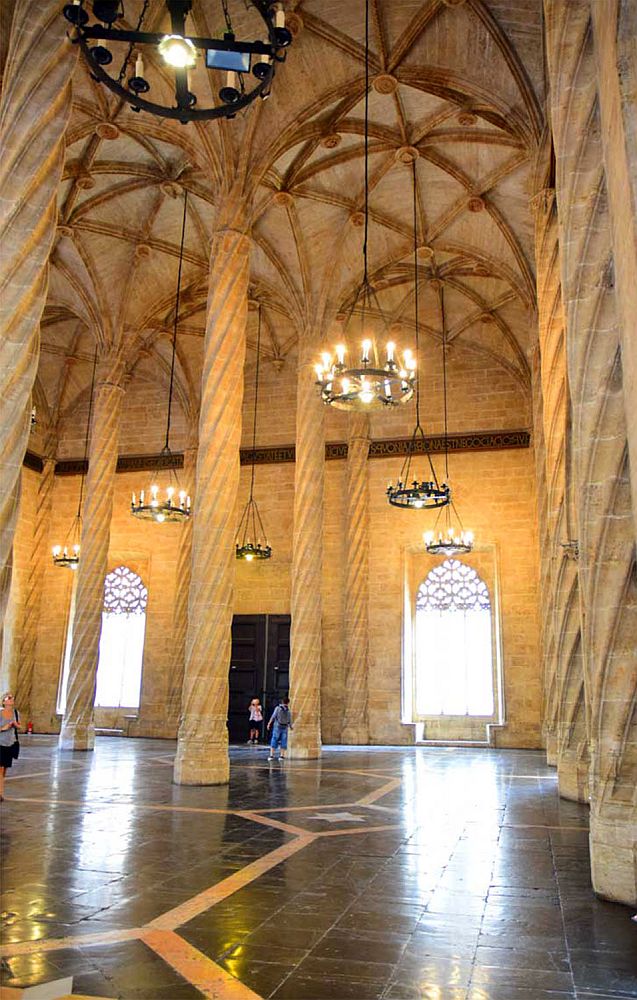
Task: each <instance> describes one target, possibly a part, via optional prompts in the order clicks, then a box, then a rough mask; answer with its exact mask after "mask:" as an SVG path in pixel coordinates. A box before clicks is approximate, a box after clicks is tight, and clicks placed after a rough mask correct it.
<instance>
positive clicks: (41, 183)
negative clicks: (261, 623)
mask: <svg viewBox="0 0 637 1000" xmlns="http://www.w3.org/2000/svg"><path fill="white" fill-rule="evenodd" d="M67 27H68V25H67V23H66V22H65V21H64V19H63V17H62V15H61V5H60V3H59V2H58V0H39V2H38V3H37V4H33V3H27V2H26V0H18V2H17V3H16V4H15V6H14V11H13V21H12V25H11V37H10V40H9V52H8V56H7V62H6V66H5V73H4V79H3V90H2V100H1V103H0V135H1V136H2V154H1V155H0V244H1V245H2V253H1V254H0V623H1V622H2V619H3V617H4V610H5V607H6V602H7V598H8V593H9V587H10V582H11V546H12V544H13V534H14V530H15V521H16V516H17V506H18V497H19V483H20V470H21V468H22V459H23V458H24V453H25V451H26V447H27V440H28V435H29V413H30V401H31V390H32V388H33V383H34V380H35V374H36V371H37V366H38V354H39V326H40V317H41V315H42V310H43V308H44V301H45V298H46V292H47V285H48V258H49V253H50V250H51V245H52V242H53V237H54V233H55V224H56V211H57V207H56V195H57V189H58V184H59V181H60V177H61V174H62V166H63V162H64V131H65V129H66V125H67V121H68V118H69V114H70V110H71V87H70V79H71V74H72V72H73V69H74V67H75V64H76V61H77V48H76V47H75V46H73V45H71V43H70V42H69V41H68V39H67V38H66V28H67Z"/></svg>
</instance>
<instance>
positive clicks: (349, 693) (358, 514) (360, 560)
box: [341, 413, 370, 745]
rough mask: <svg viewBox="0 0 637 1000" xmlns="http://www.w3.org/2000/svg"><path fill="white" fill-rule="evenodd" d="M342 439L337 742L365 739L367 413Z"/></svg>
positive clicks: (358, 415)
mask: <svg viewBox="0 0 637 1000" xmlns="http://www.w3.org/2000/svg"><path fill="white" fill-rule="evenodd" d="M349 421H350V422H349V438H348V442H347V504H348V507H347V570H346V582H345V586H346V593H345V679H344V680H345V683H344V689H345V710H344V713H343V730H342V735H341V740H342V742H343V743H351V744H355V745H360V744H365V743H368V742H369V722H368V717H367V685H368V657H369V612H368V598H369V594H368V589H369V572H368V563H369V560H368V551H369V498H368V486H367V457H368V455H369V442H370V437H369V418H368V417H367V416H365V414H361V413H354V414H351V416H350V418H349Z"/></svg>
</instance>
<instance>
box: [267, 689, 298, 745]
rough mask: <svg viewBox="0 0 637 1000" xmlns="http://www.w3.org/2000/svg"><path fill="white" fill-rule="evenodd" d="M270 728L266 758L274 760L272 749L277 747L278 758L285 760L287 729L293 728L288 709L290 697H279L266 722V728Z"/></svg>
mask: <svg viewBox="0 0 637 1000" xmlns="http://www.w3.org/2000/svg"><path fill="white" fill-rule="evenodd" d="M270 729H271V730H272V739H271V740H270V756H269V757H268V760H276V758H275V756H274V751H275V750H276V749H277V748H278V750H279V760H285V754H286V751H287V748H288V730H290V729H294V726H293V725H292V713H291V711H290V699H289V698H288V697H285V698H281V701H280V702H279V704H278V705H277V707H276V708H275V709H274V711H273V713H272V717H271V719H270V721H269V722H268V730H270Z"/></svg>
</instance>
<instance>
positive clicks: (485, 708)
mask: <svg viewBox="0 0 637 1000" xmlns="http://www.w3.org/2000/svg"><path fill="white" fill-rule="evenodd" d="M415 640H416V650H415V654H416V655H415V668H416V678H415V679H416V684H415V696H416V705H415V709H416V715H417V716H418V717H420V718H423V717H425V716H429V717H431V716H449V715H453V716H459V715H462V716H467V715H473V716H482V717H485V716H486V717H490V716H493V714H494V687H493V675H494V671H493V641H492V629H491V601H490V598H489V591H488V590H487V587H486V584H485V582H484V580H481V579H480V577H479V576H478V574H477V573H476V571H475V570H474V569H472V568H471V566H467V565H466V563H462V562H460V561H459V560H458V559H445V561H444V562H443V563H441V564H440V565H439V566H436V567H434V569H432V570H431V572H430V573H429V574H428V576H427V577H426V579H425V580H424V581H423V583H422V584H421V585H420V588H419V590H418V594H417V596H416V635H415Z"/></svg>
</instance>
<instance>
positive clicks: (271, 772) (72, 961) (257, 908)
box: [1, 737, 637, 1000]
mask: <svg viewBox="0 0 637 1000" xmlns="http://www.w3.org/2000/svg"><path fill="white" fill-rule="evenodd" d="M27 739H28V738H25V743H26V742H27ZM173 752H174V744H172V743H168V742H163V741H152V740H124V739H117V738H111V739H109V738H101V739H99V740H98V743H97V747H96V750H95V753H93V754H86V755H83V754H72V753H68V752H67V753H60V752H59V751H58V750H57V749H56V745H55V741H54V740H53V739H52V738H48V737H35V738H33V739H32V742H31V743H30V744H28V745H27V746H26V747H25V750H24V753H23V754H22V756H21V757H20V761H19V764H18V765H17V766H16V767H15V768H14V772H13V774H12V777H11V779H10V781H9V782H8V784H7V796H6V801H5V803H4V804H3V806H2V821H3V828H4V830H3V832H4V837H3V841H2V845H3V846H2V858H3V872H2V886H3V890H4V893H5V896H4V903H3V914H2V917H3V924H4V928H3V943H2V955H3V964H2V972H3V983H4V988H3V990H2V991H1V992H2V996H3V997H5V996H6V997H7V998H8V997H18V996H22V995H24V997H25V998H26V997H28V996H29V992H30V990H29V989H28V988H29V987H33V986H34V985H36V984H44V983H49V984H53V983H54V982H55V981H58V982H59V981H60V980H64V979H65V977H72V981H73V996H74V997H75V998H76V1000H77V997H78V996H90V997H122V998H125V1000H137V998H139V1000H141V998H149V1000H150V998H165V1000H181V998H184V1000H185V998H191V997H192V998H195V997H202V996H203V997H209V998H216V1000H226V998H228V1000H249V998H253V1000H255V998H258V997H274V998H276V1000H331V998H339V1000H349V998H352V1000H354V998H355V1000H377V998H381V997H382V998H383V1000H549V998H553V1000H559V998H566V997H571V998H573V997H577V998H582V1000H583V998H587V1000H593V998H595V1000H601V998H610V997H637V947H636V945H637V926H636V925H635V924H632V923H631V922H630V919H629V918H630V911H629V910H628V909H627V908H625V907H622V906H617V905H613V904H610V903H604V902H602V901H600V900H596V899H595V898H594V896H593V895H592V893H591V889H590V882H589V874H588V857H587V810H586V808H585V807H584V806H580V805H575V804H573V803H569V802H564V801H562V800H560V799H558V797H557V792H556V780H555V772H554V771H552V770H551V769H550V768H548V767H547V766H546V765H545V763H544V761H543V755H542V754H541V753H536V752H531V751H487V750H462V749H454V750H451V749H449V750H447V749H431V748H418V749H408V750H391V749H377V750H373V749H372V750H358V749H356V748H348V749H345V748H342V749H341V748H332V749H327V750H326V752H325V754H324V757H323V759H322V760H321V761H320V762H293V761H287V762H286V763H285V764H278V763H277V764H268V763H267V762H266V761H265V759H264V758H265V755H264V751H263V749H262V748H256V749H252V748H246V749H242V750H236V751H233V752H232V765H233V766H232V780H231V784H230V786H229V788H187V787H177V786H175V785H173V784H172V783H171V775H172V771H171V759H172V754H173ZM60 988H61V987H60ZM23 990H24V993H23V992H22V991H23ZM31 995H32V996H35V995H36V994H35V992H34V993H32V994H31ZM37 995H38V996H40V995H41V996H45V995H46V996H47V998H49V997H51V998H52V997H59V996H60V995H62V994H60V993H59V992H56V987H55V986H53V985H51V987H50V989H49V990H47V991H46V993H38V994H37ZM64 995H68V983H67V985H66V987H65V992H64Z"/></svg>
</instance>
